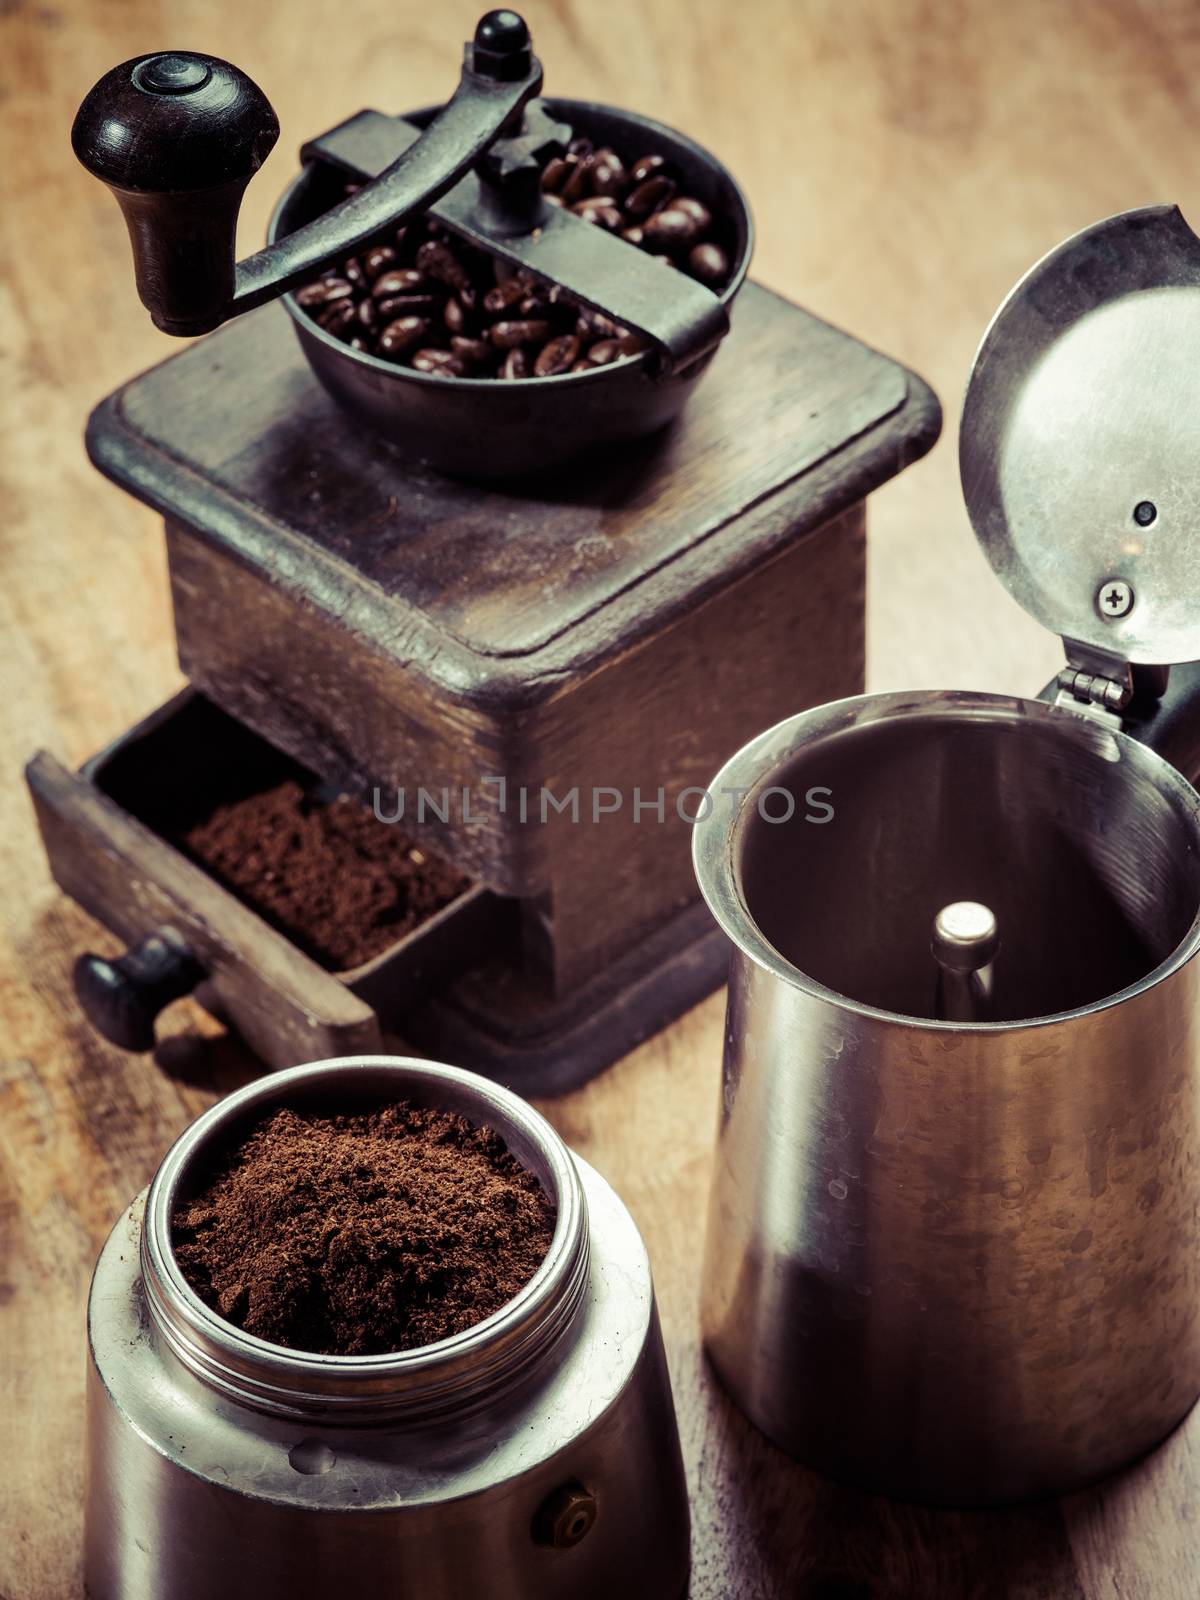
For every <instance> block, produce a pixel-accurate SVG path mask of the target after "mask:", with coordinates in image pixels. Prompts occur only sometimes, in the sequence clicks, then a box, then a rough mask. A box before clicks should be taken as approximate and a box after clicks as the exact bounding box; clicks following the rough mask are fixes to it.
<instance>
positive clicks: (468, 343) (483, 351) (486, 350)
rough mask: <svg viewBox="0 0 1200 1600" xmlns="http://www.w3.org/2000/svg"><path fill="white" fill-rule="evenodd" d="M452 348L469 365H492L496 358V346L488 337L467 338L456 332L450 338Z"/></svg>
mask: <svg viewBox="0 0 1200 1600" xmlns="http://www.w3.org/2000/svg"><path fill="white" fill-rule="evenodd" d="M450 348H451V350H452V351H453V352H454V354H455V355H456V356H457V357H458V359H459V360H460V361H462V362H463V363H464V364H465V365H467V366H469V367H483V366H490V365H491V364H492V363H493V362H494V361H495V359H496V347H495V345H492V344H489V343H488V341H487V340H486V339H465V338H463V337H462V336H461V335H459V334H455V335H454V336H453V337H452V338H451V340H450Z"/></svg>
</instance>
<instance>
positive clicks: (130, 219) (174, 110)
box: [71, 11, 542, 335]
mask: <svg viewBox="0 0 1200 1600" xmlns="http://www.w3.org/2000/svg"><path fill="white" fill-rule="evenodd" d="M541 86H542V69H541V66H540V65H539V63H538V61H537V60H536V58H535V57H534V55H533V51H532V48H531V45H530V38H529V29H528V28H527V27H526V26H525V23H524V21H523V19H522V18H521V17H519V16H518V15H517V13H516V12H515V11H489V12H488V14H487V15H486V16H485V17H483V18H482V19H481V20H480V22H479V25H478V27H477V28H476V30H475V37H474V40H473V41H472V42H471V44H469V45H468V46H467V48H466V52H465V59H464V63H463V69H462V77H461V80H460V82H459V84H458V87H457V89H456V90H455V92H454V94H453V95H452V96H451V98H450V100H449V101H448V102H447V103H446V105H445V106H444V107H443V108H442V110H441V111H440V112H439V113H438V115H437V116H436V117H435V118H434V119H433V121H432V122H431V123H430V124H429V126H428V128H427V129H426V130H425V133H424V134H423V136H422V137H421V138H420V139H419V140H417V141H416V143H415V144H414V145H413V146H412V147H411V148H410V149H408V150H405V151H404V152H403V154H402V155H401V156H400V157H399V159H398V160H397V161H395V162H393V163H392V165H391V166H390V167H388V168H387V170H386V171H384V172H381V173H380V174H379V176H378V177H377V178H375V179H374V181H373V182H371V183H368V184H366V185H364V187H363V188H362V189H361V190H360V191H359V192H358V193H357V194H355V195H352V196H351V197H350V198H349V199H347V200H344V201H343V202H342V203H341V204H340V205H338V206H335V207H334V208H333V210H332V211H328V212H326V213H325V214H324V215H323V216H320V217H317V218H315V219H314V220H313V221H312V222H310V223H308V224H306V225H305V226H304V227H303V228H298V229H297V230H296V231H295V233H291V234H288V235H287V237H286V238H283V239H277V240H276V241H275V243H274V244H270V245H268V246H267V247H266V249H264V250H260V251H258V252H257V253H256V254H255V255H253V256H250V257H248V258H247V259H246V260H245V261H242V262H237V261H236V260H235V250H234V246H235V241H236V232H237V215H238V207H239V206H240V205H241V201H242V193H243V191H244V189H245V187H246V184H247V183H248V182H249V181H250V179H251V178H252V177H253V175H254V174H255V173H256V172H257V171H258V169H259V167H260V166H261V165H262V163H263V161H264V160H265V159H266V157H267V155H268V154H269V153H270V151H271V148H272V147H273V145H274V143H275V141H276V139H277V138H278V137H279V123H278V121H277V119H276V116H275V113H274V111H272V109H271V105H270V102H269V101H268V99H267V97H266V95H264V94H263V92H262V90H261V89H260V88H258V86H257V85H256V84H255V83H253V82H251V80H250V79H249V78H248V77H247V76H246V74H245V73H244V72H241V71H239V69H238V68H237V67H235V66H231V65H230V63H229V62H228V61H222V60H221V59H220V58H219V57H217V56H206V55H197V54H195V53H193V52H191V51H185V50H180V51H160V52H158V53H157V54H155V55H149V56H137V57H135V58H134V59H133V60H132V61H126V62H124V63H122V65H121V66H119V67H114V68H113V70H112V71H111V72H107V73H105V75H104V77H103V78H101V79H100V81H99V83H97V84H96V86H95V87H94V88H93V89H92V91H91V93H90V94H89V95H88V96H87V98H86V99H85V100H84V102H83V104H82V105H81V106H80V108H79V111H78V113H77V115H76V117H75V126H74V128H73V129H72V131H71V143H72V146H73V147H74V150H75V154H76V155H77V156H78V157H79V159H80V161H81V162H82V163H83V165H84V166H85V167H86V168H87V170H88V171H89V172H90V173H92V174H93V175H94V176H95V177H97V178H99V179H100V180H101V182H102V183H105V184H107V185H108V187H109V188H110V189H111V190H112V192H113V194H114V195H115V196H116V198H117V203H118V204H119V205H120V207H121V210H122V212H123V213H124V217H125V223H126V226H127V227H128V229H129V238H130V242H131V243H132V245H133V259H134V270H135V274H136V277H137V288H138V294H139V295H140V296H141V299H142V303H143V305H145V306H146V308H147V309H148V310H149V312H150V315H151V317H152V318H153V319H154V322H155V324H156V325H157V326H158V327H160V328H161V329H162V330H163V332H164V333H173V334H181V335H186V334H194V333H207V332H208V331H209V330H210V329H212V328H215V327H217V326H218V325H219V324H220V323H222V322H224V321H226V320H227V319H228V318H229V317H232V316H236V315H237V314H238V313H239V312H242V311H249V310H250V309H251V308H252V307H254V306H257V305H262V304H263V302H264V301H266V300H271V299H274V298H275V296H277V295H280V294H282V293H283V292H284V291H285V290H287V289H290V288H292V287H293V286H294V285H296V284H298V283H302V282H304V281H305V280H306V279H307V278H308V277H309V276H311V275H312V274H314V273H316V272H318V271H319V270H320V269H321V268H322V267H325V266H327V265H329V264H330V263H331V262H338V261H343V260H345V258H346V257H347V256H349V255H353V253H354V251H355V250H356V249H358V247H359V246H360V245H362V244H364V243H365V242H366V241H367V240H368V239H372V238H374V237H376V236H377V235H378V234H380V233H382V232H383V231H384V230H385V229H387V228H393V227H399V226H400V225H401V224H402V223H403V221H404V220H405V218H407V217H409V216H412V215H414V214H416V213H418V212H421V211H423V210H425V209H426V208H427V207H428V206H429V205H430V204H432V202H433V201H434V200H436V199H438V198H439V197H440V196H441V195H443V194H445V193H446V191H447V190H448V189H450V188H452V187H453V185H454V184H455V183H457V182H458V181H459V179H460V178H461V177H462V176H463V175H464V173H466V172H467V171H469V170H470V168H471V167H473V166H474V164H475V163H476V162H477V161H478V160H479V158H480V156H481V155H482V154H483V153H484V151H485V150H487V149H489V148H490V146H491V145H493V144H494V143H495V142H496V140H497V139H498V138H499V137H500V135H501V134H502V133H503V132H504V130H505V129H506V128H507V127H509V126H510V125H511V123H512V121H513V119H514V117H516V118H517V119H518V120H519V114H520V112H521V109H522V107H523V106H524V105H525V104H526V103H527V102H528V101H529V100H530V99H532V98H533V96H534V95H536V94H537V93H538V91H539V90H540V89H541Z"/></svg>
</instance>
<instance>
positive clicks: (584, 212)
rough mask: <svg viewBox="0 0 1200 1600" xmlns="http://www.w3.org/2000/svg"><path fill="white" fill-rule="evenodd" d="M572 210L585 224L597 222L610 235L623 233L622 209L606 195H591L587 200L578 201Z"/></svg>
mask: <svg viewBox="0 0 1200 1600" xmlns="http://www.w3.org/2000/svg"><path fill="white" fill-rule="evenodd" d="M571 210H572V211H573V212H574V213H575V215H576V216H577V217H582V218H583V220H584V221H585V222H595V223H597V224H598V225H599V226H600V227H601V228H605V229H607V231H608V232H609V233H619V232H620V231H621V223H622V220H623V219H622V216H621V208H620V207H619V206H616V205H614V204H613V202H612V201H611V200H609V199H608V198H607V196H605V195H591V196H590V197H589V198H588V199H586V200H577V201H576V202H575V204H574V205H573V206H572V207H571Z"/></svg>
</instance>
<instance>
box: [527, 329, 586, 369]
mask: <svg viewBox="0 0 1200 1600" xmlns="http://www.w3.org/2000/svg"><path fill="white" fill-rule="evenodd" d="M578 354H579V340H578V339H577V338H576V337H575V335H574V334H573V333H564V334H561V335H560V336H559V337H558V338H557V339H551V340H550V342H549V344H544V345H543V346H542V348H541V349H540V350H539V351H538V356H537V360H536V361H535V362H534V363H533V370H534V374H535V376H536V377H539V378H557V377H558V376H559V374H560V373H563V372H569V371H570V370H571V366H572V364H573V363H574V361H575V358H576V356H578Z"/></svg>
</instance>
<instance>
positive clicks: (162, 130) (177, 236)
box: [71, 50, 279, 334]
mask: <svg viewBox="0 0 1200 1600" xmlns="http://www.w3.org/2000/svg"><path fill="white" fill-rule="evenodd" d="M278 137H279V123H278V121H277V119H276V116H275V113H274V111H272V109H271V103H270V101H269V100H268V99H267V97H266V95H265V94H263V92H262V90H261V89H260V88H259V87H258V85H257V84H255V83H253V82H251V80H250V79H249V78H248V77H247V76H246V74H245V73H244V72H241V71H239V70H238V68H237V67H235V66H231V65H230V63H229V62H228V61H222V60H220V59H219V58H218V57H217V56H205V55H196V54H194V53H193V52H191V51H183V50H180V51H160V52H158V53H157V54H155V55H149V56H137V57H135V58H134V59H133V60H132V61H126V62H123V63H122V65H121V66H119V67H114V68H113V70H112V71H111V72H106V73H105V75H104V76H103V77H102V78H101V79H100V81H99V83H97V84H96V86H95V88H93V89H92V91H91V93H90V94H89V95H88V96H87V98H86V99H85V100H84V102H83V104H82V105H81V106H80V108H79V111H78V114H77V115H76V117H75V126H74V127H73V128H72V130H71V144H72V147H73V148H74V151H75V154H76V155H77V156H78V157H79V159H80V161H81V162H82V163H83V165H84V166H85V167H86V168H87V170H88V171H89V172H90V173H92V174H93V176H95V177H97V178H99V179H100V181H101V182H102V183H105V184H107V185H108V187H109V188H110V189H111V190H112V192H113V194H114V195H115V196H116V199H117V203H118V205H119V206H120V207H121V210H122V212H123V213H124V217H125V224H126V226H127V227H128V229H129V239H130V243H131V244H132V245H133V263H134V271H135V273H136V276H137V288H138V294H139V295H140V296H141V299H142V303H143V304H144V305H145V306H146V308H147V309H148V310H149V312H150V315H151V316H152V317H153V319H154V321H155V323H156V324H157V326H158V327H160V328H162V329H163V331H164V332H165V333H174V334H192V333H206V332H207V331H208V330H209V329H210V328H215V327H216V326H217V324H218V323H219V322H221V321H223V320H224V317H225V315H226V314H227V308H228V306H229V302H230V301H231V300H232V299H233V292H234V258H235V250H234V246H235V240H236V233H237V217H238V207H239V206H240V205H241V202H242V192H243V190H244V189H245V187H246V185H247V183H249V181H250V179H251V178H252V177H253V176H254V174H255V173H256V172H257V171H258V169H259V167H260V166H261V165H262V164H263V162H264V161H265V160H266V158H267V156H268V155H269V154H270V152H271V150H272V148H273V147H274V144H275V141H276V139H277V138H278Z"/></svg>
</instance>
